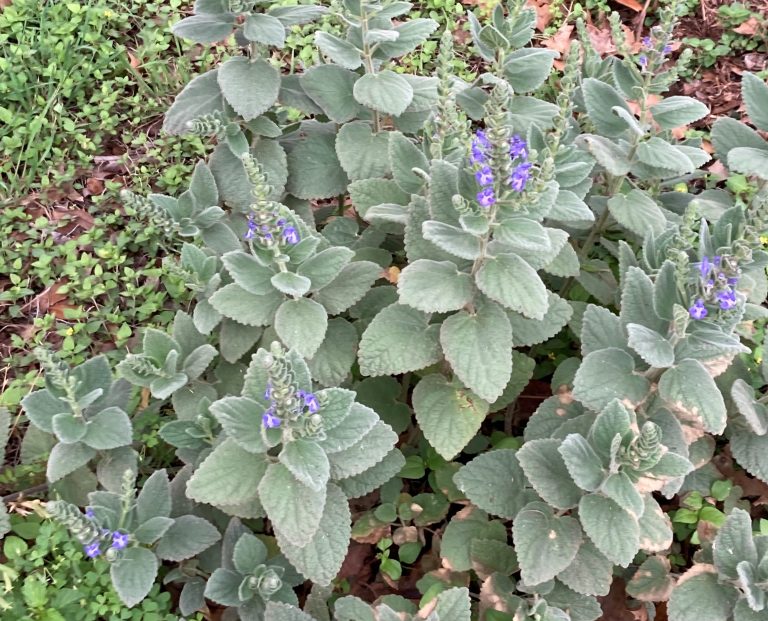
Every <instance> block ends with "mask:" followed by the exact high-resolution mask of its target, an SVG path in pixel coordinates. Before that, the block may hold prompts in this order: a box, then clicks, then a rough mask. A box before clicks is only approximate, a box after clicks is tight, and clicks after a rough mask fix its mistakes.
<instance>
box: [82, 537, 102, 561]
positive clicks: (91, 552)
mask: <svg viewBox="0 0 768 621" xmlns="http://www.w3.org/2000/svg"><path fill="white" fill-rule="evenodd" d="M83 550H84V551H85V555H86V556H87V557H88V558H96V557H97V556H99V554H101V547H99V542H98V541H94V542H93V543H89V544H88V545H87V546H83Z"/></svg>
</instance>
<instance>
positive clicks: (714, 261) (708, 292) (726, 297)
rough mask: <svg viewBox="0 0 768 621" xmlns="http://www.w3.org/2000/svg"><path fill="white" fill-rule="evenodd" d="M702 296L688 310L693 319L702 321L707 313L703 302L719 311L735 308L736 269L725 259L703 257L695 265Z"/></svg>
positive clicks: (717, 256) (716, 256)
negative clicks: (714, 305) (712, 305)
mask: <svg viewBox="0 0 768 621" xmlns="http://www.w3.org/2000/svg"><path fill="white" fill-rule="evenodd" d="M697 266H698V268H697V269H698V272H699V274H698V276H699V279H698V280H699V283H700V285H701V290H702V296H701V297H699V298H697V299H696V302H695V303H694V304H693V306H691V307H690V308H689V309H688V313H689V314H690V315H691V317H693V319H704V318H705V317H706V316H707V315H708V314H709V311H708V310H707V307H706V305H705V302H708V303H710V304H717V305H718V307H719V308H720V310H726V311H727V310H731V309H732V308H734V307H735V306H736V303H737V302H738V299H737V298H736V285H737V284H738V283H739V279H738V268H737V267H736V266H735V265H734V264H732V262H731V261H729V260H728V259H727V258H724V257H721V256H720V255H715V256H713V257H712V258H711V259H710V257H708V256H704V257H702V259H701V262H699V263H698V264H697Z"/></svg>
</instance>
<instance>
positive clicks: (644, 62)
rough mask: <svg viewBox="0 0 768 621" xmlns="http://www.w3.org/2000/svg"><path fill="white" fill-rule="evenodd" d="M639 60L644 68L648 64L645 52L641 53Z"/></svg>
mask: <svg viewBox="0 0 768 621" xmlns="http://www.w3.org/2000/svg"><path fill="white" fill-rule="evenodd" d="M637 62H638V63H639V64H640V66H641V67H642V68H643V69H645V68H646V67H647V66H648V57H647V56H646V55H645V54H641V55H640V58H638V59H637Z"/></svg>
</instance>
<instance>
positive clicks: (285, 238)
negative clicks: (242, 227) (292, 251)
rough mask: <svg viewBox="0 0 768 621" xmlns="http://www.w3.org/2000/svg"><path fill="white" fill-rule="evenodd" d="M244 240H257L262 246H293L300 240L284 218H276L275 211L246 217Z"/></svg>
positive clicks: (296, 232) (296, 231)
mask: <svg viewBox="0 0 768 621" xmlns="http://www.w3.org/2000/svg"><path fill="white" fill-rule="evenodd" d="M243 238H244V239H246V240H249V241H250V240H257V241H259V242H260V243H261V244H263V245H264V246H268V247H269V246H276V245H277V246H279V245H281V244H286V245H289V246H293V245H295V244H298V243H299V241H300V240H301V238H300V236H299V232H298V230H296V227H295V226H293V225H291V224H289V223H288V221H287V220H286V219H285V218H281V217H278V214H277V212H276V211H273V212H271V213H269V214H265V213H258V214H254V213H251V214H250V215H249V216H248V230H247V231H246V232H245V235H244V236H243Z"/></svg>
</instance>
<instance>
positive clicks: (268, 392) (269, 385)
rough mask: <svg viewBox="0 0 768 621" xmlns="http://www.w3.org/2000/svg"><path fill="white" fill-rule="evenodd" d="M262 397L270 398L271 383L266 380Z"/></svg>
mask: <svg viewBox="0 0 768 621" xmlns="http://www.w3.org/2000/svg"><path fill="white" fill-rule="evenodd" d="M264 398H265V399H266V400H267V401H269V400H271V399H272V384H271V383H269V382H267V389H266V390H265V391H264Z"/></svg>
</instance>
